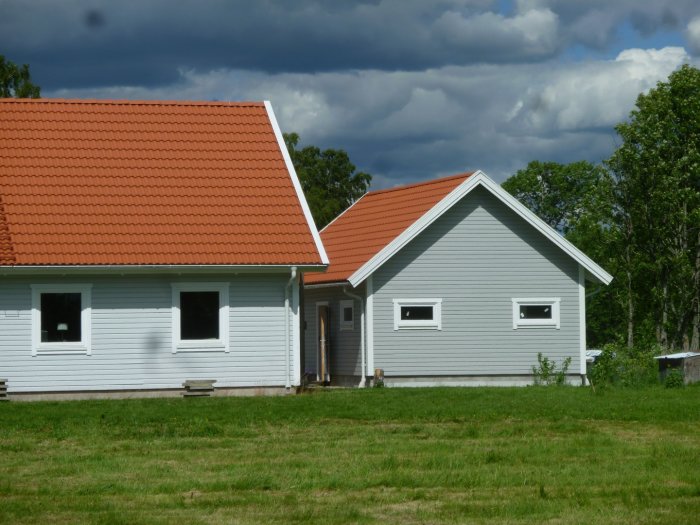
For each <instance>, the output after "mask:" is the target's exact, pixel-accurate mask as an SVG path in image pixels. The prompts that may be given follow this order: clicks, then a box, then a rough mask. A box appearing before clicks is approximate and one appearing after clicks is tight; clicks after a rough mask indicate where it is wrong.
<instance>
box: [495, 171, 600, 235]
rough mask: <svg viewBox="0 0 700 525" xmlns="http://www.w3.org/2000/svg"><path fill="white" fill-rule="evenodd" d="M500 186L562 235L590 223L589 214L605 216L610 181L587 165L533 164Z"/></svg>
mask: <svg viewBox="0 0 700 525" xmlns="http://www.w3.org/2000/svg"><path fill="white" fill-rule="evenodd" d="M502 186H503V189H505V190H506V191H507V192H508V193H510V194H511V195H513V196H514V197H515V198H517V199H518V200H519V201H520V202H522V203H523V204H525V206H527V207H528V208H529V209H530V210H531V211H533V212H534V213H536V214H537V215H538V216H539V217H540V218H541V219H542V220H544V221H545V222H546V223H547V224H549V225H550V226H551V227H552V228H554V229H555V230H557V231H559V232H560V233H562V234H564V235H566V234H567V233H569V231H570V230H572V229H575V228H576V226H577V224H578V223H579V222H580V221H581V220H584V219H585V220H590V218H591V214H595V215H596V216H600V215H601V214H605V213H607V210H606V207H605V201H607V200H608V195H609V192H610V177H609V176H608V174H607V172H606V171H605V169H603V168H602V167H601V166H595V165H593V164H591V163H590V162H586V161H579V162H573V163H571V164H559V163H557V162H540V161H537V160H534V161H532V162H530V163H529V164H528V165H527V167H526V168H525V169H522V170H519V171H518V172H517V173H516V174H515V175H513V176H512V177H510V178H509V179H508V180H506V181H505V182H504V183H503V185H502ZM608 202H609V201H608Z"/></svg>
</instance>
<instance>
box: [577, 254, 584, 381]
mask: <svg viewBox="0 0 700 525" xmlns="http://www.w3.org/2000/svg"><path fill="white" fill-rule="evenodd" d="M578 329H579V347H580V352H581V354H580V356H579V358H580V360H581V363H580V371H581V375H585V374H586V270H585V269H584V268H583V266H581V265H579V267H578Z"/></svg>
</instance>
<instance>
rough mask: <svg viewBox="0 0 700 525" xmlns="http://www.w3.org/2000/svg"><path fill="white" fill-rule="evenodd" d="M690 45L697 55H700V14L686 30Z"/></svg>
mask: <svg viewBox="0 0 700 525" xmlns="http://www.w3.org/2000/svg"><path fill="white" fill-rule="evenodd" d="M685 35H686V38H687V40H688V46H689V47H690V49H691V51H692V52H693V53H694V54H695V55H700V16H698V17H696V18H693V19H692V20H691V21H690V22H689V23H688V26H687V28H686V32H685Z"/></svg>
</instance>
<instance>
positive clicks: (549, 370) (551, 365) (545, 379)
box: [532, 352, 571, 385]
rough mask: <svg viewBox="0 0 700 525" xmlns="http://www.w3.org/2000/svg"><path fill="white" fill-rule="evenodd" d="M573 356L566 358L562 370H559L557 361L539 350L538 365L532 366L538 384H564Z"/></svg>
mask: <svg viewBox="0 0 700 525" xmlns="http://www.w3.org/2000/svg"><path fill="white" fill-rule="evenodd" d="M570 364H571V357H567V358H566V359H564V362H563V363H562V365H561V370H557V363H556V362H555V361H554V360H551V359H549V358H548V357H545V356H543V355H542V352H537V366H533V367H532V375H533V376H534V377H535V384H536V385H564V384H566V373H567V372H568V371H569V365H570Z"/></svg>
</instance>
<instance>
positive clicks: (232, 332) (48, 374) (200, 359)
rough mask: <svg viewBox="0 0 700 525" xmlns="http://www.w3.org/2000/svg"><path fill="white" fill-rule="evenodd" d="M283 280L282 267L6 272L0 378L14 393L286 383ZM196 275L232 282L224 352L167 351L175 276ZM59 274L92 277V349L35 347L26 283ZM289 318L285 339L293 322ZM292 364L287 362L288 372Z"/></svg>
mask: <svg viewBox="0 0 700 525" xmlns="http://www.w3.org/2000/svg"><path fill="white" fill-rule="evenodd" d="M288 280H289V275H288V274H240V275H238V276H232V275H206V276H186V275H181V276H176V275H161V276H125V277H117V276H110V277H107V276H85V277H75V278H67V277H63V278H60V279H57V278H53V279H52V278H50V277H46V276H44V277H41V278H39V277H37V278H28V277H24V278H15V279H12V278H7V277H4V278H2V280H0V377H3V378H7V379H9V388H10V391H11V392H38V391H71V390H72V391H76V390H122V389H159V388H181V386H182V382H183V381H184V380H186V379H216V380H217V383H216V384H215V386H217V387H256V386H283V385H284V383H285V362H284V355H285V344H284V336H285V330H284V320H285V311H284V287H285V285H286V283H287V281H288ZM196 281H204V282H228V283H229V345H230V352H229V353H225V352H223V350H221V351H207V352H178V353H176V354H173V353H172V334H171V324H172V313H171V304H172V288H171V284H172V283H175V282H196ZM55 282H60V283H61V284H68V283H73V282H75V283H91V284H92V293H91V298H92V355H90V356H87V355H38V356H36V357H32V355H31V351H32V348H31V345H32V343H31V306H32V299H31V288H30V285H31V284H46V283H55ZM292 295H293V294H290V298H291V297H292ZM293 308H296V306H294V305H293ZM289 319H290V331H289V334H290V342H291V341H293V334H294V331H293V323H294V322H295V320H294V317H293V316H292V315H290V316H289ZM295 366H296V365H295V363H294V362H293V360H292V362H291V364H290V367H291V370H292V371H294V369H295Z"/></svg>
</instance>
